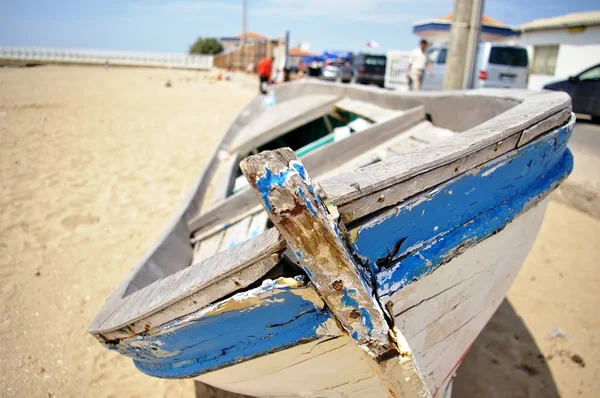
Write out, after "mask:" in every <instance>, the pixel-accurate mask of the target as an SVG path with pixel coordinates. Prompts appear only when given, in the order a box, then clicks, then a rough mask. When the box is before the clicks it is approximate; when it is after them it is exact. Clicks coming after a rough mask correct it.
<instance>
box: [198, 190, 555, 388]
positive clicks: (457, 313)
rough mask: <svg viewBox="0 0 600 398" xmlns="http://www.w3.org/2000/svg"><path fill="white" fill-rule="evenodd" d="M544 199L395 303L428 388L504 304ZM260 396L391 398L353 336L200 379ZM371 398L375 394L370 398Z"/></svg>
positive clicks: (441, 381) (452, 367)
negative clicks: (367, 397) (503, 301)
mask: <svg viewBox="0 0 600 398" xmlns="http://www.w3.org/2000/svg"><path fill="white" fill-rule="evenodd" d="M547 205H548V199H547V198H546V199H544V200H542V201H541V202H539V203H538V204H536V205H535V206H533V207H532V208H531V209H529V210H528V211H527V212H525V213H524V214H522V215H521V216H520V217H518V218H517V219H515V220H514V221H513V222H512V223H510V224H509V225H508V226H507V227H506V228H504V229H503V230H502V231H500V232H498V233H497V234H495V235H493V236H491V237H489V238H487V239H485V240H484V241H482V242H480V243H479V244H477V245H475V246H473V247H471V248H470V249H468V250H467V251H465V252H464V253H462V254H461V255H459V256H457V257H455V258H454V259H452V260H451V261H449V262H448V263H447V264H444V266H443V267H440V268H439V270H438V271H436V272H433V273H431V274H429V275H427V276H425V277H423V278H421V279H420V280H418V281H416V282H414V283H412V284H410V285H408V286H406V287H405V288H404V289H402V290H400V291H399V292H397V293H395V294H394V295H392V296H391V301H393V302H394V303H395V304H394V308H395V309H400V308H406V309H405V310H401V311H400V313H399V314H398V315H396V316H395V320H396V325H397V327H398V328H399V329H400V330H401V331H402V333H403V334H404V335H405V337H406V338H407V339H408V341H409V343H410V346H411V348H412V350H413V353H414V355H415V359H416V362H417V363H418V364H419V366H420V368H421V371H422V373H423V375H424V376H425V380H426V382H427V385H428V387H429V388H430V390H431V391H432V393H434V396H444V394H445V393H446V390H447V386H448V385H449V383H450V381H451V379H452V377H453V375H454V372H455V371H456V370H457V368H458V366H459V365H460V362H461V361H462V359H463V358H464V357H465V355H466V353H467V351H468V349H469V347H470V346H471V344H472V343H473V341H474V340H475V338H476V337H477V335H478V334H479V333H480V332H481V330H482V329H483V328H484V326H485V324H486V323H487V322H488V320H489V319H490V318H491V317H492V315H493V314H494V312H495V311H496V309H497V308H498V306H499V305H500V303H501V302H502V300H503V299H504V298H505V296H506V293H507V292H508V290H509V288H510V286H511V284H512V282H513V280H514V278H515V277H516V276H517V274H518V271H519V269H520V267H521V265H522V264H523V262H524V260H525V258H526V257H527V254H528V253H529V250H530V249H531V246H532V245H533V243H534V241H535V238H536V236H537V234H538V231H539V228H540V225H541V223H542V220H543V218H544V213H545V211H546V207H547ZM197 380H199V381H202V382H204V383H207V384H210V385H213V386H215V387H218V388H221V389H224V390H227V391H233V392H237V393H241V394H249V395H253V396H259V397H284V396H290V397H292V396H305V397H342V396H343V397H365V396H369V397H387V396H389V395H388V393H387V391H386V390H385V389H384V386H383V385H382V384H381V382H380V379H379V378H378V377H377V375H376V371H375V369H374V368H373V366H372V365H371V361H370V360H369V358H368V357H367V356H366V354H365V353H364V352H363V351H362V350H360V349H359V348H358V347H357V346H356V345H355V344H354V343H353V341H352V339H351V338H349V337H348V336H340V337H332V338H324V339H321V340H318V341H315V342H312V343H309V344H303V345H299V346H296V347H293V348H290V349H287V350H284V351H282V352H279V353H275V354H271V355H268V356H265V357H261V358H257V359H254V360H250V361H247V362H244V363H241V364H238V365H236V366H232V367H228V368H225V369H221V370H218V371H215V372H211V373H208V374H205V375H202V376H199V377H197ZM367 394H368V395H367Z"/></svg>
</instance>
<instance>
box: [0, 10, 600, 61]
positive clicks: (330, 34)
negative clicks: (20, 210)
mask: <svg viewBox="0 0 600 398" xmlns="http://www.w3.org/2000/svg"><path fill="white" fill-rule="evenodd" d="M452 8H453V0H293V1H291V0H248V30H249V31H255V32H259V33H262V34H265V35H268V36H271V37H277V36H278V35H279V34H280V33H283V32H284V31H285V30H286V29H289V30H290V32H291V41H292V44H296V43H298V42H299V41H307V42H309V43H311V50H313V51H315V52H320V51H322V50H324V49H337V50H351V51H358V50H363V49H364V45H365V43H366V42H367V41H369V40H373V41H377V42H379V43H380V45H381V47H380V51H382V52H383V51H385V50H387V49H398V50H408V49H412V48H413V47H415V45H416V42H417V40H416V38H415V36H413V34H412V23H413V22H415V21H419V20H424V19H430V18H434V17H438V16H442V15H445V14H447V13H450V12H452ZM598 8H600V5H599V4H598V3H597V0H569V1H564V0H545V1H544V2H543V3H540V4H539V5H538V4H535V5H534V3H532V2H526V1H523V0H505V1H501V0H487V1H486V6H485V13H486V14H487V15H489V16H491V17H493V18H496V19H499V20H501V21H503V22H505V23H508V24H511V25H517V24H520V23H523V22H526V21H529V20H532V19H535V18H541V17H549V16H556V15H561V14H566V13H569V12H576V11H587V10H592V9H598ZM240 31H241V0H223V1H215V0H197V1H192V0H173V1H166V0H165V1H156V0H60V1H51V0H12V1H8V0H0V45H35V46H52V47H76V48H100V49H114V50H139V51H160V52H163V51H166V52H185V51H187V49H188V46H189V45H190V44H191V43H192V42H193V41H194V39H195V38H196V37H198V36H216V37H221V36H232V35H236V34H238V33H239V32H240Z"/></svg>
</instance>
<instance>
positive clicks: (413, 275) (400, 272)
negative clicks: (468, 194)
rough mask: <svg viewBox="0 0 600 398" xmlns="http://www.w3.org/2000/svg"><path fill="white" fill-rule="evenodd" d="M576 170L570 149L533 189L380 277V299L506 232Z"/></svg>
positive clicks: (404, 260) (445, 236) (456, 229)
mask: <svg viewBox="0 0 600 398" xmlns="http://www.w3.org/2000/svg"><path fill="white" fill-rule="evenodd" d="M572 169H573V156H572V155H571V152H570V151H569V150H568V149H567V151H566V152H565V153H564V155H563V157H562V159H561V160H560V162H559V163H558V164H557V165H555V166H554V168H552V169H551V170H550V171H548V172H547V173H546V174H545V175H544V178H540V179H539V180H538V181H537V182H536V183H535V184H533V185H532V186H530V189H529V190H527V191H526V192H524V193H523V194H521V195H518V196H515V197H513V198H511V199H510V200H507V201H506V202H504V203H502V204H501V205H500V206H497V207H493V208H492V209H490V210H488V211H487V212H485V213H482V214H480V215H478V216H477V218H476V219H475V220H473V221H470V222H467V223H465V224H463V225H460V226H459V227H457V228H454V229H452V230H450V231H448V232H446V233H445V234H444V236H443V237H442V238H440V239H439V240H437V241H435V242H433V243H431V245H429V246H427V247H426V248H425V249H422V250H419V251H417V252H416V253H412V254H410V255H409V256H407V257H406V258H403V259H402V260H401V261H400V262H399V263H398V264H396V265H395V266H393V267H392V268H390V269H388V270H385V271H382V272H380V273H379V274H378V275H377V288H378V294H379V297H380V298H383V297H385V296H389V295H392V294H394V293H395V292H397V291H398V290H400V289H402V288H403V287H404V286H406V285H408V284H410V283H412V282H413V281H415V280H417V279H419V278H421V277H423V276H425V275H427V274H429V273H431V272H433V271H434V270H435V269H436V268H438V267H439V266H440V265H442V264H443V263H445V262H447V261H449V260H451V259H452V258H453V257H454V256H455V255H457V254H460V252H461V251H464V250H465V249H468V248H469V247H471V246H473V245H475V244H477V243H478V242H480V241H482V240H483V239H485V238H487V237H489V236H491V235H493V234H494V233H496V232H498V231H500V230H502V229H503V228H504V227H506V225H507V224H509V223H510V222H512V221H513V219H514V218H515V217H516V216H518V215H519V213H521V211H522V210H523V209H524V208H525V206H526V205H527V204H528V203H529V202H530V201H531V200H532V199H533V198H535V197H536V196H539V195H542V194H544V193H546V192H547V191H548V190H550V189H552V187H553V185H554V184H556V183H557V182H560V181H561V180H563V179H565V178H567V176H568V175H569V173H570V172H571V170H572Z"/></svg>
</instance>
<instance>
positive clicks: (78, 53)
mask: <svg viewBox="0 0 600 398" xmlns="http://www.w3.org/2000/svg"><path fill="white" fill-rule="evenodd" d="M0 61H23V62H27V61H29V62H32V63H60V64H95V65H121V66H153V67H163V68H181V69H211V68H212V66H213V56H212V55H187V54H171V53H144V52H130V51H108V50H81V49H65V48H43V47H0Z"/></svg>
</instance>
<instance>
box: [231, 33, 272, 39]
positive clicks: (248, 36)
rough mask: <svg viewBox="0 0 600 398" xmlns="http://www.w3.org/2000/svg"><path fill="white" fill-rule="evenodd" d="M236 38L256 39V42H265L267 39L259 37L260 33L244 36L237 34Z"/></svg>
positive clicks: (263, 36)
mask: <svg viewBox="0 0 600 398" xmlns="http://www.w3.org/2000/svg"><path fill="white" fill-rule="evenodd" d="M236 37H239V38H242V37H245V38H246V39H257V40H267V39H268V37H267V36H265V35H261V34H260V33H256V32H246V33H245V34H239V35H237V36H236Z"/></svg>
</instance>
